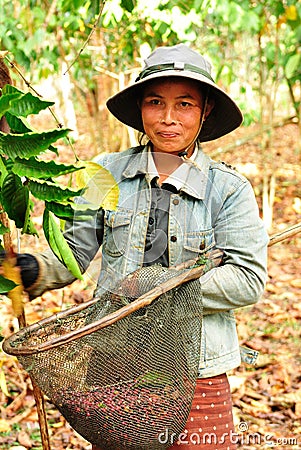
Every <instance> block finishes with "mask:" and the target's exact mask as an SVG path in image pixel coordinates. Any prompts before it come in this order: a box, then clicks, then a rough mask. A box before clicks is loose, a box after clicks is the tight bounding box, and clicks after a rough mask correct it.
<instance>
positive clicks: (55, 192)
mask: <svg viewBox="0 0 301 450" xmlns="http://www.w3.org/2000/svg"><path fill="white" fill-rule="evenodd" d="M28 186H29V190H30V191H31V193H32V194H33V195H34V196H35V197H36V198H38V199H40V200H47V201H49V202H51V201H57V202H64V201H66V200H69V199H70V198H72V197H77V196H79V195H80V194H82V192H83V190H82V189H80V190H78V191H76V190H74V189H71V188H61V187H60V186H59V185H57V184H54V183H50V182H48V181H35V180H30V181H29V183H28Z"/></svg>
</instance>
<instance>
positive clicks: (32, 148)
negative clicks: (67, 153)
mask: <svg viewBox="0 0 301 450" xmlns="http://www.w3.org/2000/svg"><path fill="white" fill-rule="evenodd" d="M68 133H69V130H68V129H56V130H52V131H46V132H43V133H34V132H30V133H24V134H6V133H2V132H1V131H0V154H1V155H7V156H8V157H9V158H12V159H15V158H17V157H18V156H19V157H21V158H30V157H31V156H37V155H39V154H41V153H43V152H44V151H45V150H47V149H48V148H49V147H50V145H51V144H52V143H54V142H56V141H57V140H59V139H61V138H63V137H65V136H66V135H67V134H68Z"/></svg>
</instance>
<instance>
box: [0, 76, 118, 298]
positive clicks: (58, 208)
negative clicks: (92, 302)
mask: <svg viewBox="0 0 301 450" xmlns="http://www.w3.org/2000/svg"><path fill="white" fill-rule="evenodd" d="M51 105H52V103H51V102H47V101H43V100H41V99H40V98H39V97H37V96H34V95H32V94H30V93H24V92H22V91H21V90H19V89H17V88H15V87H13V86H11V85H5V86H4V88H3V89H2V96H1V98H0V118H1V117H2V116H3V115H4V116H5V118H6V119H7V121H8V123H9V125H10V133H3V132H0V202H1V205H2V208H3V211H4V212H5V213H6V214H7V215H8V217H9V219H10V220H12V221H14V223H15V225H16V227H17V228H20V229H21V230H22V233H26V234H32V235H38V232H37V230H36V228H35V226H34V223H33V221H32V213H33V207H34V201H33V200H34V198H36V199H39V200H42V201H44V205H45V209H44V216H43V230H44V234H45V237H46V239H47V241H48V243H49V245H50V247H51V248H52V250H53V252H54V253H55V254H56V256H57V257H58V258H59V259H60V260H61V261H62V262H63V263H64V264H65V265H66V267H67V268H68V269H69V270H70V272H71V273H73V275H74V276H75V277H77V278H81V272H80V269H79V267H78V265H77V262H76V260H75V258H74V256H73V253H72V251H71V249H70V248H69V246H68V244H67V242H66V240H65V238H64V236H63V234H62V232H61V230H60V227H59V225H58V224H57V221H56V219H55V217H57V218H58V219H61V220H65V219H72V218H74V217H75V216H76V219H77V220H80V219H84V218H87V217H89V216H91V215H93V214H95V210H96V209H98V208H99V207H101V206H103V205H104V204H105V202H108V199H107V198H106V194H107V193H108V192H109V193H110V194H111V197H110V199H109V202H110V203H109V206H111V207H112V208H114V207H115V205H116V199H117V196H118V190H117V188H116V187H114V180H113V178H112V177H111V176H110V175H109V174H108V173H107V172H105V171H104V169H103V168H102V167H101V166H99V165H96V166H97V169H98V170H99V171H100V172H101V176H102V178H101V180H100V181H102V182H103V183H104V186H105V188H106V191H103V190H102V188H100V190H101V192H104V194H103V196H102V197H99V203H98V204H95V203H94V204H92V203H86V204H83V205H80V204H78V203H75V201H74V200H75V197H77V196H79V195H83V196H85V195H87V193H89V187H87V186H88V183H89V181H90V178H92V177H89V176H88V175H86V177H85V183H82V184H81V187H80V188H79V189H75V188H72V187H68V186H65V185H63V184H62V182H60V180H59V177H61V176H66V175H67V176H71V175H72V173H73V172H78V171H79V172H82V173H83V174H82V177H83V176H84V174H85V173H86V168H85V163H84V162H79V161H77V162H76V163H75V164H74V165H72V164H69V165H67V164H58V163H56V162H54V161H53V160H49V161H46V160H43V159H42V156H44V155H45V152H47V151H48V152H54V153H55V154H56V155H57V154H58V151H57V149H56V148H55V147H53V145H52V144H54V143H55V142H57V141H58V140H59V139H61V138H64V137H65V136H66V135H67V134H68V131H69V130H67V129H55V130H50V131H46V132H36V131H33V130H32V129H31V128H30V125H29V124H28V123H27V121H26V117H27V116H28V115H30V114H38V113H39V112H40V111H41V110H43V109H45V108H48V107H49V106H51ZM87 166H89V163H87ZM95 172H97V170H95ZM85 191H87V192H85ZM106 206H108V205H106ZM7 231H8V230H7V227H4V226H3V224H2V227H1V228H0V234H2V235H3V234H5V233H7ZM1 282H2V284H1ZM13 287H14V285H13V284H9V282H8V281H7V280H4V279H3V277H2V278H1V279H0V291H2V292H7V290H10V289H12V288H13Z"/></svg>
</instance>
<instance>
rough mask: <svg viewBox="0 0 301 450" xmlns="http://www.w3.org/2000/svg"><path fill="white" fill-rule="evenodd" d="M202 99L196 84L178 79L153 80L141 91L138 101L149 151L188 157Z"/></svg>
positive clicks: (199, 119) (196, 130)
mask: <svg viewBox="0 0 301 450" xmlns="http://www.w3.org/2000/svg"><path fill="white" fill-rule="evenodd" d="M202 105H203V97H202V93H201V91H200V87H199V83H198V82H197V81H193V80H185V79H183V78H182V79H181V78H175V79H170V78H169V79H166V80H162V79H161V80H156V81H153V82H150V83H149V84H148V85H147V87H146V88H145V90H144V94H143V97H142V101H141V113H142V121H143V126H144V130H145V133H146V134H147V136H148V137H149V139H150V141H151V142H152V144H153V151H155V152H165V153H170V154H176V155H177V154H178V153H179V152H181V151H183V150H186V149H187V148H188V149H189V150H188V156H190V155H191V153H192V151H193V148H194V139H195V138H196V136H197V134H198V132H199V126H200V121H201V115H202Z"/></svg>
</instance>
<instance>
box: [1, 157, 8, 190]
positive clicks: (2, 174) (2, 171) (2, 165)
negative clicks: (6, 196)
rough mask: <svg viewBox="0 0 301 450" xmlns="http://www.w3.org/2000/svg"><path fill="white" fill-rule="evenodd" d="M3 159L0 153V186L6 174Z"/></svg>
mask: <svg viewBox="0 0 301 450" xmlns="http://www.w3.org/2000/svg"><path fill="white" fill-rule="evenodd" d="M4 161H5V159H4V160H3V157H2V156H1V155H0V186H2V184H3V181H4V179H5V177H6V176H7V173H8V172H7V169H6V165H5V162H4Z"/></svg>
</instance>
